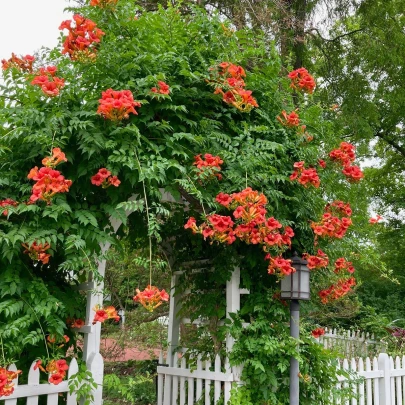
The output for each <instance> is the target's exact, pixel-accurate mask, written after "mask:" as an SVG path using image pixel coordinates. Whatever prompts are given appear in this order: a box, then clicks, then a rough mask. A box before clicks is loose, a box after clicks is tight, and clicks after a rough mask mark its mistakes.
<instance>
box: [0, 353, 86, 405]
mask: <svg viewBox="0 0 405 405" xmlns="http://www.w3.org/2000/svg"><path fill="white" fill-rule="evenodd" d="M35 363H36V362H35V361H34V362H33V363H32V365H31V367H30V370H29V372H28V382H27V384H23V385H19V384H18V377H17V378H16V379H15V380H13V383H14V392H13V393H12V394H11V395H10V396H8V397H0V400H4V405H17V399H19V398H27V400H26V404H27V405H38V399H39V395H46V396H47V405H57V404H58V400H59V394H60V393H63V392H67V400H66V402H64V405H65V404H66V405H76V403H77V400H76V394H75V393H74V392H73V393H72V394H69V387H68V381H67V380H68V379H69V378H70V377H71V376H72V375H73V374H76V373H77V372H78V371H79V367H78V365H77V361H76V359H73V360H72V361H71V362H70V365H69V371H68V375H67V378H66V380H65V381H62V382H61V383H59V384H58V385H53V384H49V383H45V384H40V382H39V378H40V371H39V369H38V368H37V369H36V370H34V365H35ZM8 370H11V371H17V367H16V366H15V364H12V365H11V366H9V367H8Z"/></svg>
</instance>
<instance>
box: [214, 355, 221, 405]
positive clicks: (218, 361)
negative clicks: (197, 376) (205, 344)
mask: <svg viewBox="0 0 405 405" xmlns="http://www.w3.org/2000/svg"><path fill="white" fill-rule="evenodd" d="M214 370H215V371H217V372H220V371H221V358H220V357H219V354H217V355H216V356H215V366H214ZM220 396H221V381H215V383H214V405H216V404H217V402H218V401H219V398H220Z"/></svg>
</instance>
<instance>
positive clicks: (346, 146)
mask: <svg viewBox="0 0 405 405" xmlns="http://www.w3.org/2000/svg"><path fill="white" fill-rule="evenodd" d="M355 150H356V147H355V146H354V145H352V144H351V143H349V142H341V144H340V146H339V148H337V149H333V150H332V151H331V152H330V153H329V157H330V158H331V160H333V161H335V162H338V163H340V164H341V165H342V166H343V170H342V173H343V174H344V175H345V176H346V177H347V179H348V180H349V181H352V182H358V181H360V180H361V179H362V178H363V177H364V173H363V172H362V171H361V169H360V167H359V166H355V165H353V164H352V163H353V162H354V160H355V159H356V154H355Z"/></svg>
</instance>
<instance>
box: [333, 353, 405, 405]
mask: <svg viewBox="0 0 405 405" xmlns="http://www.w3.org/2000/svg"><path fill="white" fill-rule="evenodd" d="M341 367H342V368H343V369H344V370H347V371H349V372H351V373H353V376H358V377H363V378H362V379H358V380H357V382H356V380H351V381H348V380H346V379H344V378H341V379H340V382H339V384H337V387H336V388H337V390H341V389H342V388H343V387H350V389H351V390H352V392H353V395H354V396H355V398H353V399H350V400H345V401H344V402H342V400H341V398H340V397H339V395H338V394H337V395H336V396H335V397H334V398H333V403H334V404H340V405H404V404H405V356H403V357H402V359H401V358H399V357H396V358H395V359H393V358H392V357H390V356H388V355H387V354H386V353H381V354H380V355H379V356H378V357H374V358H372V359H370V358H369V357H367V358H366V359H365V360H363V359H362V358H360V359H358V360H356V359H351V360H350V361H348V360H347V359H344V360H343V361H342V362H341ZM353 381H355V382H353Z"/></svg>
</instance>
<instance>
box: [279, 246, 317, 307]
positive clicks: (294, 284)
mask: <svg viewBox="0 0 405 405" xmlns="http://www.w3.org/2000/svg"><path fill="white" fill-rule="evenodd" d="M307 263H308V262H307V261H306V260H304V259H301V258H300V257H298V254H297V252H294V255H293V257H292V258H291V266H292V267H294V269H295V273H291V274H290V275H289V276H285V277H284V278H283V279H282V280H281V298H282V299H284V300H309V299H310V291H309V269H308V267H307Z"/></svg>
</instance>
